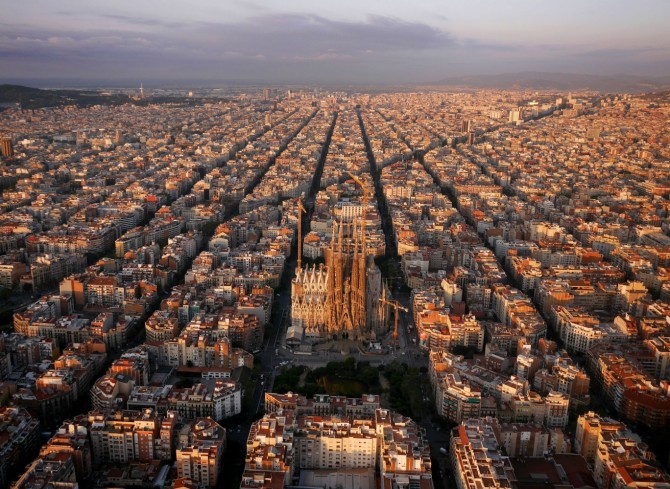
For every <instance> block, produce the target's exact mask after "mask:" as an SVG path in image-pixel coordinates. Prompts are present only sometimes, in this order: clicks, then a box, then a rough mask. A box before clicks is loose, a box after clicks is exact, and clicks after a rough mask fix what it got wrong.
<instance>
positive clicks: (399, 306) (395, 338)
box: [379, 297, 408, 345]
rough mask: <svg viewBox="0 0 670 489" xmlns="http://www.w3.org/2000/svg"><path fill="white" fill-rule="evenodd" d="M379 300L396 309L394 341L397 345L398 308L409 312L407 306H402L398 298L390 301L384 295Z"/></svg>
mask: <svg viewBox="0 0 670 489" xmlns="http://www.w3.org/2000/svg"><path fill="white" fill-rule="evenodd" d="M379 302H380V303H382V304H386V305H388V306H391V307H393V309H394V311H395V318H394V319H395V324H394V326H393V342H394V343H395V344H396V345H397V344H398V310H401V311H404V312H408V311H407V308H406V307H403V306H401V305H400V302H398V301H396V300H392V301H390V300H388V299H385V298H384V297H382V298H381V299H379Z"/></svg>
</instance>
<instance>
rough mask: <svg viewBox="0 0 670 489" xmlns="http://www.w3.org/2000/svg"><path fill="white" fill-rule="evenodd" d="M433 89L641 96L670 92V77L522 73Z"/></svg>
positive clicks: (450, 81)
mask: <svg viewBox="0 0 670 489" xmlns="http://www.w3.org/2000/svg"><path fill="white" fill-rule="evenodd" d="M426 85H429V86H458V87H472V88H498V89H525V90H594V91H598V92H605V93H640V92H655V91H658V90H668V89H670V76H663V77H645V76H635V75H620V76H613V75H583V74H575V73H548V72H521V73H505V74H501V75H470V76H457V77H450V78H445V79H442V80H439V81H436V82H433V83H428V84H426Z"/></svg>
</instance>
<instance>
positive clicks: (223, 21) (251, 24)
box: [0, 0, 670, 85]
mask: <svg viewBox="0 0 670 489" xmlns="http://www.w3.org/2000/svg"><path fill="white" fill-rule="evenodd" d="M7 1H8V2H11V7H8V6H7V5H5V7H4V8H3V15H2V17H0V82H2V81H10V80H11V81H19V80H33V81H34V80H43V81H45V82H47V81H49V82H54V81H59V80H60V81H62V82H69V83H76V82H77V81H81V82H82V83H85V82H93V81H95V82H105V81H106V82H108V83H110V84H113V83H130V84H137V85H139V83H144V84H145V85H147V84H151V83H154V84H160V83H170V82H185V83H211V84H216V83H226V82H237V83H269V84H286V83H306V84H313V83H317V84H340V83H350V84H386V85H394V84H404V83H429V82H435V81H438V80H441V79H444V78H448V77H454V76H464V75H478V74H501V73H517V72H527V71H534V72H562V73H579V74H602V75H619V74H626V75H643V76H669V75H670V28H669V27H668V26H667V23H668V19H670V0H636V1H630V0H561V1H556V0H554V1H550V0H461V1H458V2H457V1H454V0H328V1H326V0H283V1H281V0H254V1H242V0H190V1H188V2H186V1H173V0H134V1H129V0H115V1H113V2H98V1H91V0H71V1H70V0H60V1H53V0H25V1H18V0H7Z"/></svg>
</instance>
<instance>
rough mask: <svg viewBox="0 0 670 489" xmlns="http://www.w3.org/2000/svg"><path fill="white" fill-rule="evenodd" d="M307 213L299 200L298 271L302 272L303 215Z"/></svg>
mask: <svg viewBox="0 0 670 489" xmlns="http://www.w3.org/2000/svg"><path fill="white" fill-rule="evenodd" d="M303 212H305V213H306V212H307V211H306V210H305V207H304V206H303V205H302V200H300V199H298V270H302V213H303Z"/></svg>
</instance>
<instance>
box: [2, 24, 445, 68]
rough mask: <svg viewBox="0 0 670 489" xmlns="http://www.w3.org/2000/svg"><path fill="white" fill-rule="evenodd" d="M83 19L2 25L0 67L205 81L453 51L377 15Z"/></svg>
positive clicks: (435, 36) (435, 34)
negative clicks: (189, 75)
mask: <svg viewBox="0 0 670 489" xmlns="http://www.w3.org/2000/svg"><path fill="white" fill-rule="evenodd" d="M87 18H88V17H87ZM80 20H82V22H80V24H82V25H83V27H82V28H79V29H58V28H54V27H50V26H39V27H37V26H27V25H12V24H0V61H1V58H2V57H5V58H12V59H16V58H21V57H25V60H26V62H23V63H20V65H21V66H23V68H26V67H27V61H28V60H33V61H34V60H35V59H39V58H42V59H43V64H42V65H41V68H42V69H48V68H49V66H51V67H52V68H55V67H58V68H59V69H61V68H63V67H66V66H67V67H68V68H67V70H68V71H69V72H70V73H71V74H76V73H77V72H78V71H79V72H82V71H84V72H90V71H91V70H95V71H98V72H100V73H103V72H104V71H105V69H106V68H110V67H112V66H119V65H122V66H124V68H125V69H127V70H128V71H129V72H131V71H138V72H142V71H145V72H146V71H148V70H150V69H151V67H152V66H153V65H155V64H157V63H162V64H164V63H165V62H166V61H169V62H170V63H171V64H172V66H173V67H174V70H175V71H177V72H183V67H184V66H188V67H189V69H193V68H194V67H197V66H198V65H199V66H200V67H201V71H202V73H207V74H214V73H221V72H225V71H228V70H231V69H234V70H236V71H238V72H240V71H244V70H245V69H249V71H250V72H257V71H258V70H257V65H263V66H265V67H266V68H267V70H268V72H270V73H275V72H277V71H281V70H284V69H285V68H286V66H288V65H291V66H293V67H294V69H295V66H302V67H309V66H315V70H320V69H322V68H317V67H316V66H317V65H320V66H321V67H323V65H324V64H329V65H338V66H344V65H358V66H361V65H364V64H365V63H369V60H370V58H371V54H372V53H374V57H375V59H384V58H390V57H394V56H403V55H404V56H408V55H416V54H420V53H421V52H425V51H430V50H435V49H444V48H447V47H449V46H454V45H456V41H455V40H454V38H453V37H452V36H451V35H450V34H449V33H447V32H445V31H443V30H440V29H437V28H434V27H431V26H429V25H427V24H423V23H418V22H407V21H404V20H400V19H396V18H391V17H385V16H379V15H374V16H369V17H367V18H366V19H365V20H364V21H358V22H353V21H352V22H347V21H338V20H331V19H327V18H325V17H321V16H318V15H307V14H304V15H303V14H265V15H257V16H255V17H251V18H248V19H247V20H245V21H242V22H234V23H233V22H229V23H226V22H197V23H189V24H182V23H176V22H165V21H159V20H153V19H146V18H142V17H131V16H126V15H115V14H101V15H99V16H97V22H94V21H91V22H90V27H86V25H87V23H86V22H84V19H83V18H82V19H80ZM101 23H102V24H101ZM148 60H150V61H151V62H148ZM6 66H7V65H6ZM7 67H8V68H9V70H8V72H7V75H6V76H12V75H13V73H11V71H12V70H11V68H12V65H11V63H10V64H9V66H7ZM34 68H35V69H39V67H38V66H35V67H34ZM162 69H163V71H164V69H165V67H162ZM128 75H131V73H128ZM145 76H146V75H145Z"/></svg>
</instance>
